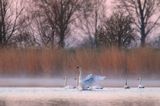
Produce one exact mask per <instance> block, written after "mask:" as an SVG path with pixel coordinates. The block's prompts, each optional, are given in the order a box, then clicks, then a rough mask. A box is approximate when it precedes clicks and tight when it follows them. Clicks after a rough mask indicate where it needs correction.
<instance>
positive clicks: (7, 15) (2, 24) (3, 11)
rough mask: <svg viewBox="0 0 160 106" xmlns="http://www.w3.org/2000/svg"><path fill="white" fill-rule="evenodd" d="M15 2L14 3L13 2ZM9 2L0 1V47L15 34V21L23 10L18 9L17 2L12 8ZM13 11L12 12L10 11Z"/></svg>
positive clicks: (5, 0)
mask: <svg viewBox="0 0 160 106" xmlns="http://www.w3.org/2000/svg"><path fill="white" fill-rule="evenodd" d="M14 2H15V1H14ZM12 4H13V1H11V0H0V46H1V47H3V46H5V45H7V44H8V43H9V40H11V38H12V37H13V35H14V34H15V32H16V30H17V28H18V24H17V21H18V19H19V17H20V15H21V14H22V11H23V8H18V5H17V4H18V1H16V5H15V6H13V5H12ZM13 9H14V11H12V10H13Z"/></svg>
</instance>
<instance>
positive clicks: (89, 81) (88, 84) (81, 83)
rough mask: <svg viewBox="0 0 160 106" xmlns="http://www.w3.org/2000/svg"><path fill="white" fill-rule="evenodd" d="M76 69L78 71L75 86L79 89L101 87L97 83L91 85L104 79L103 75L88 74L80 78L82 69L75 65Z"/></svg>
mask: <svg viewBox="0 0 160 106" xmlns="http://www.w3.org/2000/svg"><path fill="white" fill-rule="evenodd" d="M77 69H78V71H79V76H78V87H77V88H78V89H79V90H92V89H103V87H100V86H99V85H96V86H93V84H95V83H97V82H99V81H102V80H104V79H105V78H106V77H105V76H98V75H93V74H89V75H87V76H86V77H85V78H84V79H82V70H81V68H80V67H79V66H77Z"/></svg>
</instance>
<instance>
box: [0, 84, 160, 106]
mask: <svg viewBox="0 0 160 106" xmlns="http://www.w3.org/2000/svg"><path fill="white" fill-rule="evenodd" d="M0 106H160V88H145V89H138V88H131V89H128V90H125V89H123V88H105V89H104V90H94V91H78V90H77V89H64V88H42V87H41V88H40V87H39V88H35V87H32V88H31V87H30V88H28V87H21V88H18V87H10V88H7V87H5V88H0Z"/></svg>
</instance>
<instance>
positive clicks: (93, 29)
mask: <svg viewBox="0 0 160 106" xmlns="http://www.w3.org/2000/svg"><path fill="white" fill-rule="evenodd" d="M106 1H107V0H86V1H85V3H84V6H83V9H82V11H81V17H80V18H79V19H78V22H77V25H76V27H77V28H79V29H80V30H81V32H83V34H84V35H86V36H87V37H88V39H87V40H86V43H87V44H90V46H91V47H96V46H97V43H96V37H97V36H96V34H97V29H98V26H99V25H100V24H101V23H102V22H103V20H104V19H105V17H106Z"/></svg>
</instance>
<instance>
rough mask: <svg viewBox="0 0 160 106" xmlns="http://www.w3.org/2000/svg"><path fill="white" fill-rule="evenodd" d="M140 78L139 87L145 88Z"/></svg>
mask: <svg viewBox="0 0 160 106" xmlns="http://www.w3.org/2000/svg"><path fill="white" fill-rule="evenodd" d="M138 80H139V85H138V88H144V86H143V85H142V78H141V77H140V78H139V79H138Z"/></svg>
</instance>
